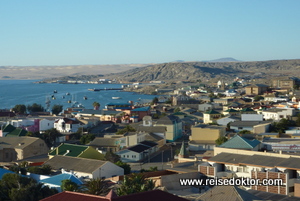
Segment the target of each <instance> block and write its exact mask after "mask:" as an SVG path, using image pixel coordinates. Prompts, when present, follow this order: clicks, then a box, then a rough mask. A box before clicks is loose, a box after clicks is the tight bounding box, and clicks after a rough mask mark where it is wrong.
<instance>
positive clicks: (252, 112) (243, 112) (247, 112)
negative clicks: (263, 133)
mask: <svg viewBox="0 0 300 201" xmlns="http://www.w3.org/2000/svg"><path fill="white" fill-rule="evenodd" d="M240 112H241V114H257V112H256V111H254V110H253V109H251V108H248V107H245V108H243V109H242V110H240Z"/></svg>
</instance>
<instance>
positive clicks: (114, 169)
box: [101, 161, 124, 178]
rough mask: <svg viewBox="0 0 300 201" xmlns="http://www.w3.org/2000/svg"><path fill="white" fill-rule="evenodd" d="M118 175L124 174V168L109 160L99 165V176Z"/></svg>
mask: <svg viewBox="0 0 300 201" xmlns="http://www.w3.org/2000/svg"><path fill="white" fill-rule="evenodd" d="M120 175H124V169H123V168H121V167H119V166H117V165H115V164H113V163H111V162H109V161H108V162H106V163H105V164H104V165H102V166H101V177H105V178H110V177H114V176H120Z"/></svg>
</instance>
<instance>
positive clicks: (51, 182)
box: [40, 173, 83, 192]
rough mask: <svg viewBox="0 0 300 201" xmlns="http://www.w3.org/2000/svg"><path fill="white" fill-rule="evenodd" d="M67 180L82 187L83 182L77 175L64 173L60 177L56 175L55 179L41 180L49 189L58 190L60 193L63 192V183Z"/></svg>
mask: <svg viewBox="0 0 300 201" xmlns="http://www.w3.org/2000/svg"><path fill="white" fill-rule="evenodd" d="M65 179H70V180H71V181H72V182H74V183H76V184H77V185H78V186H80V185H82V184H83V182H82V181H81V180H80V179H78V178H77V177H76V176H75V175H73V174H70V173H63V174H59V175H55V176H53V177H50V178H47V179H42V180H40V182H41V183H44V185H45V186H48V187H49V188H56V189H57V190H58V191H59V192H61V191H62V190H61V184H62V183H61V182H62V181H63V180H65Z"/></svg>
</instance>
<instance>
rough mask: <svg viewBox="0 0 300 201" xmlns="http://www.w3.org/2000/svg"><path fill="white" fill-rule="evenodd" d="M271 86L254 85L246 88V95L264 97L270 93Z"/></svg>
mask: <svg viewBox="0 0 300 201" xmlns="http://www.w3.org/2000/svg"><path fill="white" fill-rule="evenodd" d="M268 88H269V86H268V85H265V84H252V85H248V86H246V87H245V90H246V95H262V94H263V93H264V92H266V91H268Z"/></svg>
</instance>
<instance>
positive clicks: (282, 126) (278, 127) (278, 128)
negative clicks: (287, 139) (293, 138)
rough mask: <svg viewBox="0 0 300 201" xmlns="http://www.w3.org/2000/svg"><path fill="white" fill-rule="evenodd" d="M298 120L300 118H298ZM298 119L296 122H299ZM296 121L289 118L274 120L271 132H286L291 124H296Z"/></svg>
mask: <svg viewBox="0 0 300 201" xmlns="http://www.w3.org/2000/svg"><path fill="white" fill-rule="evenodd" d="M297 121H298V120H297ZM297 121H296V123H297ZM296 123H295V122H294V121H291V120H288V119H281V120H280V121H279V122H273V123H272V124H271V126H270V132H276V133H284V131H285V130H287V129H288V127H290V126H295V125H296Z"/></svg>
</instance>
